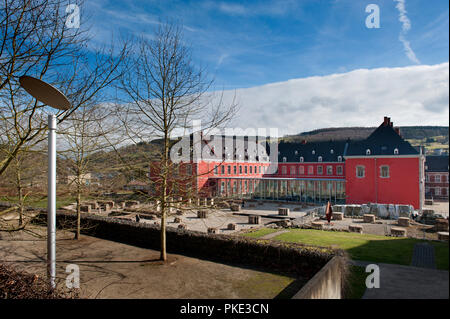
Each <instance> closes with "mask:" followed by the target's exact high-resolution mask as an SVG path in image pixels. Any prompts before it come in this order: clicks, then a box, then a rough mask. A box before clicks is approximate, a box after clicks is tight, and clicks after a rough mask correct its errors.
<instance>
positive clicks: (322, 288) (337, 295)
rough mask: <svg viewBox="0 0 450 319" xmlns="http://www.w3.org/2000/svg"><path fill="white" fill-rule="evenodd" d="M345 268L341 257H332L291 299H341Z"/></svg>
mask: <svg viewBox="0 0 450 319" xmlns="http://www.w3.org/2000/svg"><path fill="white" fill-rule="evenodd" d="M345 267H346V263H345V260H344V258H343V257H339V256H335V257H333V258H332V259H331V260H330V261H329V262H328V263H327V264H326V265H325V266H324V267H323V268H322V269H321V270H320V271H319V272H318V273H316V274H315V275H314V277H313V278H311V279H310V280H309V281H308V282H307V283H306V285H304V286H303V288H302V289H300V291H299V292H297V293H296V294H295V295H294V297H292V299H341V298H342V286H343V285H342V278H343V275H344V273H345Z"/></svg>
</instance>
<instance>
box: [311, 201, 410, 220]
mask: <svg viewBox="0 0 450 319" xmlns="http://www.w3.org/2000/svg"><path fill="white" fill-rule="evenodd" d="M332 209H333V212H341V213H343V214H344V216H346V217H358V216H360V217H362V216H363V215H365V214H372V215H375V216H376V217H378V218H386V219H387V218H389V219H398V218H399V217H407V218H411V216H412V214H413V212H414V208H413V207H412V206H411V205H397V204H396V205H394V204H374V203H369V204H362V205H356V204H348V205H333V206H332ZM322 211H323V214H325V210H324V209H321V210H320V209H319V210H318V212H319V213H321V212H322Z"/></svg>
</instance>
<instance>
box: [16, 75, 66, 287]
mask: <svg viewBox="0 0 450 319" xmlns="http://www.w3.org/2000/svg"><path fill="white" fill-rule="evenodd" d="M19 82H20V86H21V87H23V88H24V89H25V91H27V92H28V93H29V94H30V95H31V96H33V97H34V98H35V99H37V100H39V101H41V102H42V103H44V104H46V105H48V106H50V107H52V108H55V109H58V110H63V111H65V110H68V109H69V108H70V107H71V105H70V102H69V100H68V99H67V97H66V96H65V95H64V94H63V93H61V91H59V90H58V89H57V88H55V87H54V86H52V85H50V84H48V83H46V82H44V81H42V80H39V79H36V78H33V77H31V76H27V75H24V76H21V77H20V78H19ZM47 192H48V195H47V276H48V278H49V280H50V285H51V287H52V288H55V286H56V285H55V277H56V116H55V115H54V114H48V190H47Z"/></svg>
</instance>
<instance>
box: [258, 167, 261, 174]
mask: <svg viewBox="0 0 450 319" xmlns="http://www.w3.org/2000/svg"><path fill="white" fill-rule="evenodd" d="M258 174H261V166H258Z"/></svg>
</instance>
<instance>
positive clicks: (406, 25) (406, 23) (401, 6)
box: [394, 0, 420, 64]
mask: <svg viewBox="0 0 450 319" xmlns="http://www.w3.org/2000/svg"><path fill="white" fill-rule="evenodd" d="M394 1H395V2H397V5H396V6H395V7H396V8H397V10H398V12H399V18H398V20H399V21H400V22H401V23H402V31H401V32H400V35H399V37H398V39H399V40H400V42H401V43H402V44H403V48H404V50H405V53H406V56H407V57H408V59H410V60H411V61H412V62H414V63H416V64H420V61H419V59H418V58H417V56H416V54H415V53H414V51H413V50H412V48H411V45H410V43H409V41H408V40H406V37H405V36H406V34H407V33H408V31H409V30H410V29H411V21H410V20H409V18H408V16H407V15H406V8H405V0H394Z"/></svg>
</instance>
